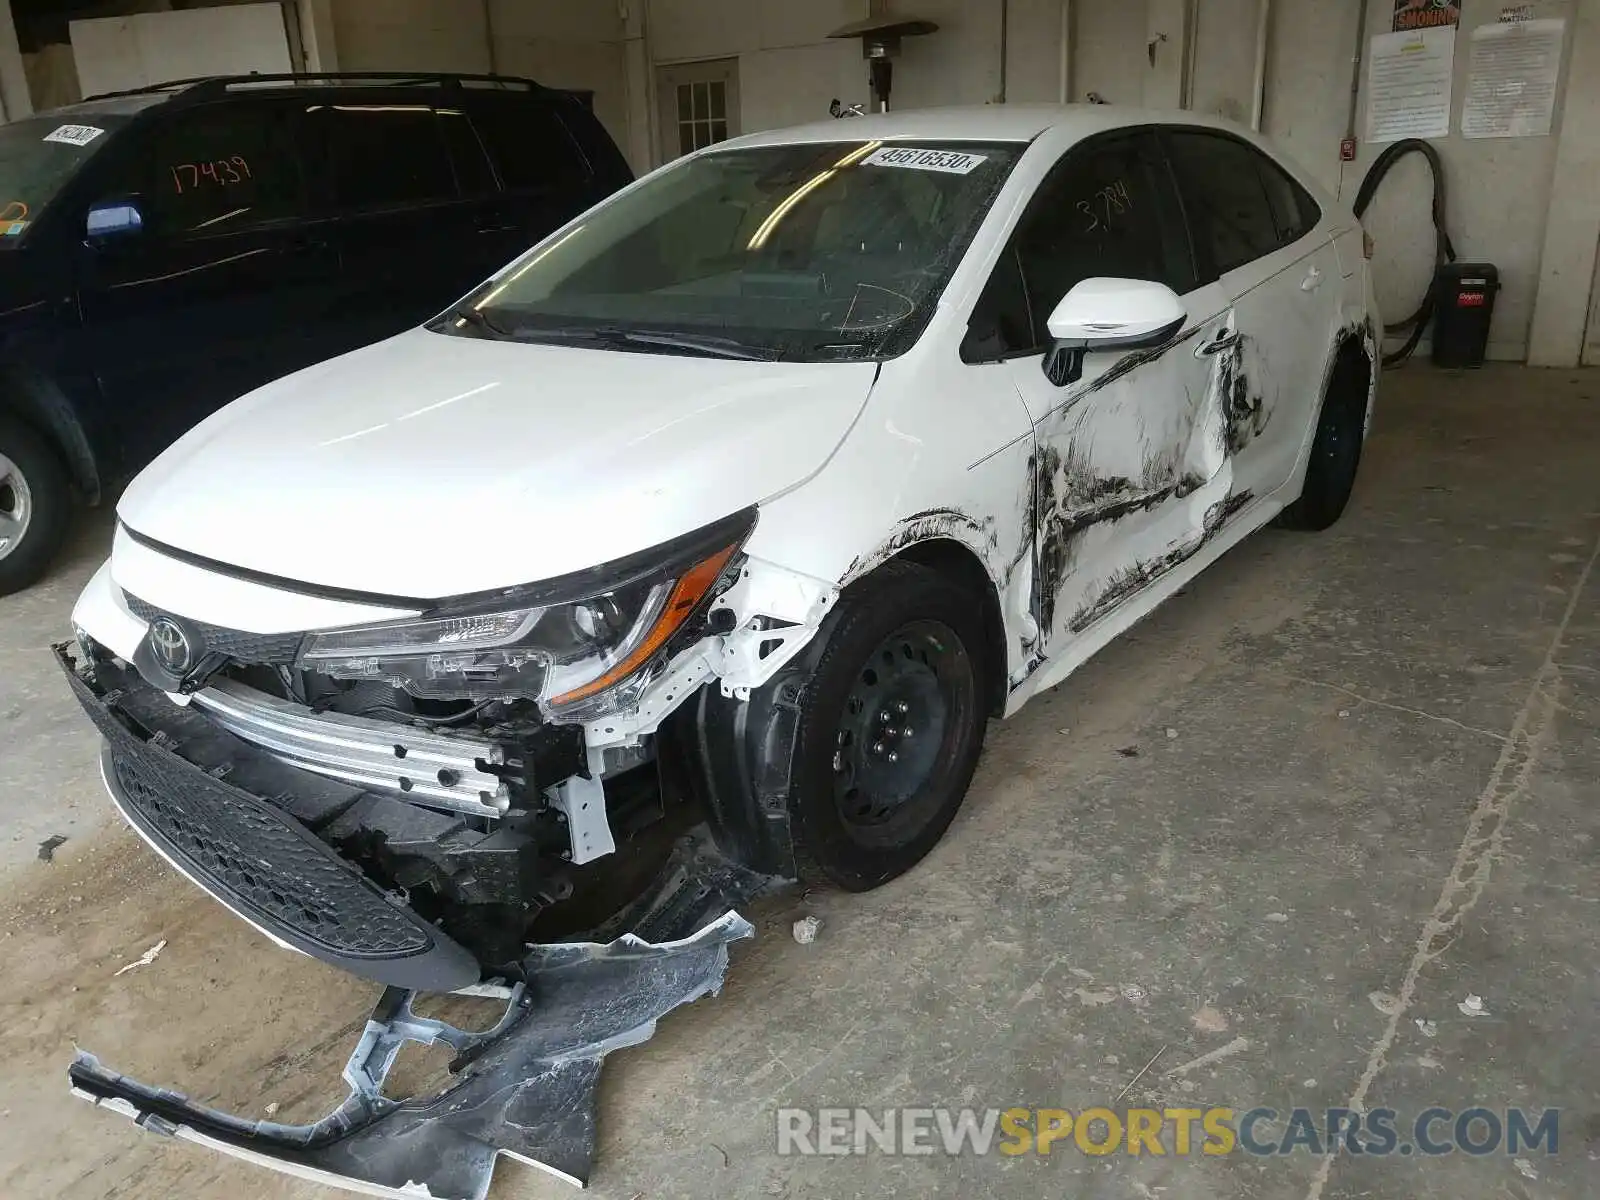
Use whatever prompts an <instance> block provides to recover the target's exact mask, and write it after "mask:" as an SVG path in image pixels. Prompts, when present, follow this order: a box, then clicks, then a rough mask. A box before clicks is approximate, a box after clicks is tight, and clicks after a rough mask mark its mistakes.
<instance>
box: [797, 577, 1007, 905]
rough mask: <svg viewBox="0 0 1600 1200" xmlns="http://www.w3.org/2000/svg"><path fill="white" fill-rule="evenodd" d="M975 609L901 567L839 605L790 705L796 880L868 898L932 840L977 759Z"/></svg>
mask: <svg viewBox="0 0 1600 1200" xmlns="http://www.w3.org/2000/svg"><path fill="white" fill-rule="evenodd" d="M982 611H983V608H982V604H981V603H980V601H979V599H978V598H977V597H974V596H972V595H970V594H969V593H968V592H967V591H966V590H965V589H963V588H961V587H958V586H957V585H955V584H954V583H952V582H950V581H949V580H948V579H946V578H945V577H944V576H942V575H940V574H938V573H937V572H935V571H933V570H930V569H929V568H926V567H922V566H919V565H916V564H913V563H898V562H891V563H888V564H886V565H885V566H883V567H881V568H879V569H878V570H877V571H875V572H874V573H873V574H871V575H869V576H868V577H866V578H865V579H863V580H861V581H860V582H859V583H857V584H855V585H853V586H852V587H851V588H850V589H848V590H847V591H846V592H845V594H844V595H843V596H842V597H841V599H840V601H839V606H838V608H836V609H835V611H834V614H833V618H832V620H831V622H830V628H829V629H828V630H826V631H825V634H824V635H825V637H826V641H825V643H824V645H823V648H822V651H821V654H820V656H819V657H818V659H817V660H816V665H815V667H814V669H813V671H812V673H811V676H810V679H809V681H808V683H807V685H806V688H805V691H804V693H803V697H802V699H801V713H800V724H799V739H798V743H797V758H796V762H795V774H794V785H793V787H792V789H791V792H790V810H791V818H792V822H793V825H792V828H793V833H794V841H795V857H796V861H797V863H798V865H799V870H800V874H801V876H802V878H808V877H814V876H816V875H818V874H820V875H822V876H825V877H826V878H828V879H830V880H832V881H833V882H834V883H836V884H838V885H839V886H840V887H843V888H845V889H847V890H849V891H857V892H859V891H867V890H869V889H871V888H875V887H878V886H880V885H882V884H884V883H887V882H888V881H889V880H891V879H894V878H895V877H896V876H898V875H901V874H904V873H905V872H906V871H908V870H910V869H911V868H912V867H913V866H915V865H916V864H917V863H918V862H920V861H921V860H922V859H923V858H924V857H926V855H927V854H928V852H929V851H930V850H932V849H933V847H934V846H935V845H937V844H938V842H939V839H940V838H941V837H943V836H944V832H945V830H946V829H947V828H949V826H950V822H951V821H952V820H953V819H954V817H955V815H956V810H957V809H959V808H960V807H961V802H962V801H963V800H964V799H965V798H966V794H967V788H968V786H969V785H970V784H971V782H972V773H973V771H974V770H975V769H976V767H977V763H978V755H979V753H980V752H981V751H982V749H983V739H984V733H985V731H986V728H985V727H986V724H987V717H988V714H987V707H986V704H985V697H986V695H987V689H986V688H985V679H986V676H985V671H986V669H987V664H986V662H985V658H984V647H985V639H984V629H983V624H982V619H981V615H980V614H981V613H982Z"/></svg>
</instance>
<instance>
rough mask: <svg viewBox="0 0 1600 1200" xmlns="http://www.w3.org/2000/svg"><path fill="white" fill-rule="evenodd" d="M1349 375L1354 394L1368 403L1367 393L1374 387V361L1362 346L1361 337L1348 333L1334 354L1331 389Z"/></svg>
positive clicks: (1330, 378)
mask: <svg viewBox="0 0 1600 1200" xmlns="http://www.w3.org/2000/svg"><path fill="white" fill-rule="evenodd" d="M1346 373H1348V374H1349V377H1350V384H1351V386H1352V388H1353V390H1354V394H1355V395H1357V396H1359V397H1360V398H1361V401H1362V403H1363V404H1364V403H1365V402H1366V398H1367V392H1368V391H1369V390H1370V389H1371V387H1372V359H1371V358H1369V357H1368V356H1367V350H1366V347H1365V346H1364V345H1362V342H1361V338H1360V336H1359V335H1357V334H1354V333H1347V334H1345V336H1344V337H1343V338H1342V339H1340V342H1339V346H1338V348H1337V349H1336V350H1335V351H1334V354H1333V370H1332V372H1331V374H1330V376H1329V379H1328V383H1329V386H1330V387H1331V386H1332V385H1333V383H1334V381H1336V380H1342V378H1343V376H1344V375H1345V374H1346Z"/></svg>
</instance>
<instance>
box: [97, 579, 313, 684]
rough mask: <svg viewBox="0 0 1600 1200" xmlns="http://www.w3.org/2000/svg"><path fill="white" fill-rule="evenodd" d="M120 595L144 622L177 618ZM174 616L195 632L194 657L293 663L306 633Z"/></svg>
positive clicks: (272, 664) (274, 664)
mask: <svg viewBox="0 0 1600 1200" xmlns="http://www.w3.org/2000/svg"><path fill="white" fill-rule="evenodd" d="M122 595H123V598H124V599H125V600H127V602H128V611H129V612H131V613H132V614H133V615H134V616H136V617H138V618H139V619H140V620H141V621H143V622H144V623H145V624H146V625H148V624H149V623H150V622H151V621H154V620H155V619H156V618H157V617H176V614H173V613H168V612H165V611H163V610H162V609H159V608H157V607H156V606H155V605H153V604H147V603H146V602H145V601H143V600H141V599H139V598H138V597H137V596H135V595H133V594H131V593H129V592H124V593H123V594H122ZM176 619H179V620H181V623H182V624H183V626H184V627H185V628H186V629H188V630H190V631H191V632H192V633H193V634H196V635H198V637H199V640H200V642H201V645H199V646H197V647H196V648H195V649H196V651H197V659H198V657H199V656H200V655H204V654H221V655H223V656H224V657H226V658H231V659H233V660H234V661H235V662H242V663H257V664H260V665H262V666H269V667H288V666H293V665H294V660H295V658H296V657H298V655H299V653H300V643H301V642H303V641H304V640H305V636H306V635H305V634H303V633H245V632H244V631H243V630H239V629H225V628H224V627H223V626H221V625H208V624H207V623H206V622H204V621H195V620H191V619H190V618H189V617H181V618H176Z"/></svg>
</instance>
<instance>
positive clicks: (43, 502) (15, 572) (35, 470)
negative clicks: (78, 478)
mask: <svg viewBox="0 0 1600 1200" xmlns="http://www.w3.org/2000/svg"><path fill="white" fill-rule="evenodd" d="M72 507H73V503H72V486H71V484H70V482H69V481H68V479H67V472H66V470H65V468H63V467H62V465H61V460H60V458H58V457H57V456H56V454H55V451H54V450H53V449H52V448H51V446H50V444H49V443H48V442H46V441H45V439H44V438H42V437H40V436H39V435H38V434H37V433H36V432H34V430H33V428H32V427H31V426H29V425H25V424H23V423H22V422H21V421H18V420H17V419H15V418H14V417H10V416H5V415H3V414H0V596H8V595H10V594H11V593H12V592H20V591H21V590H22V589H23V588H25V587H27V586H28V585H29V584H31V583H34V582H35V581H37V580H38V579H39V577H40V576H41V575H43V574H44V572H45V569H46V568H47V567H48V566H49V565H50V560H51V559H53V558H54V557H55V556H56V552H57V551H58V550H60V549H61V544H62V543H63V542H64V541H65V540H66V536H67V528H68V525H69V523H70V521H71V517H72Z"/></svg>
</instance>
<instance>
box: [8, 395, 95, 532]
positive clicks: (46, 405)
mask: <svg viewBox="0 0 1600 1200" xmlns="http://www.w3.org/2000/svg"><path fill="white" fill-rule="evenodd" d="M0 413H6V414H9V415H10V416H12V417H14V418H15V419H16V420H18V421H21V422H22V423H23V424H24V425H26V426H28V427H29V428H30V429H32V430H33V431H34V432H35V433H37V434H38V435H39V436H40V437H42V438H43V439H44V440H45V442H46V443H48V444H49V446H50V448H51V449H52V450H54V451H55V452H56V455H57V457H58V458H59V459H60V460H61V465H62V466H63V467H65V468H66V470H67V475H68V476H69V478H70V479H71V480H72V483H73V486H74V487H76V488H77V489H78V495H79V496H80V497H81V498H82V499H83V501H84V502H85V503H88V504H98V503H100V491H101V479H100V467H99V464H98V463H97V462H96V461H95V456H94V451H93V450H92V449H91V448H90V445H89V439H88V437H87V435H86V434H85V433H84V429H83V426H82V425H81V424H79V422H78V418H77V416H76V414H74V412H73V411H72V408H71V406H70V405H69V404H68V403H67V401H66V400H65V399H64V398H63V397H62V396H61V395H60V394H59V393H57V392H55V391H54V389H52V388H50V387H48V386H46V385H44V384H42V383H40V382H39V381H38V380H36V379H32V378H29V377H27V376H25V375H22V374H19V373H17V372H15V371H0Z"/></svg>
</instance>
